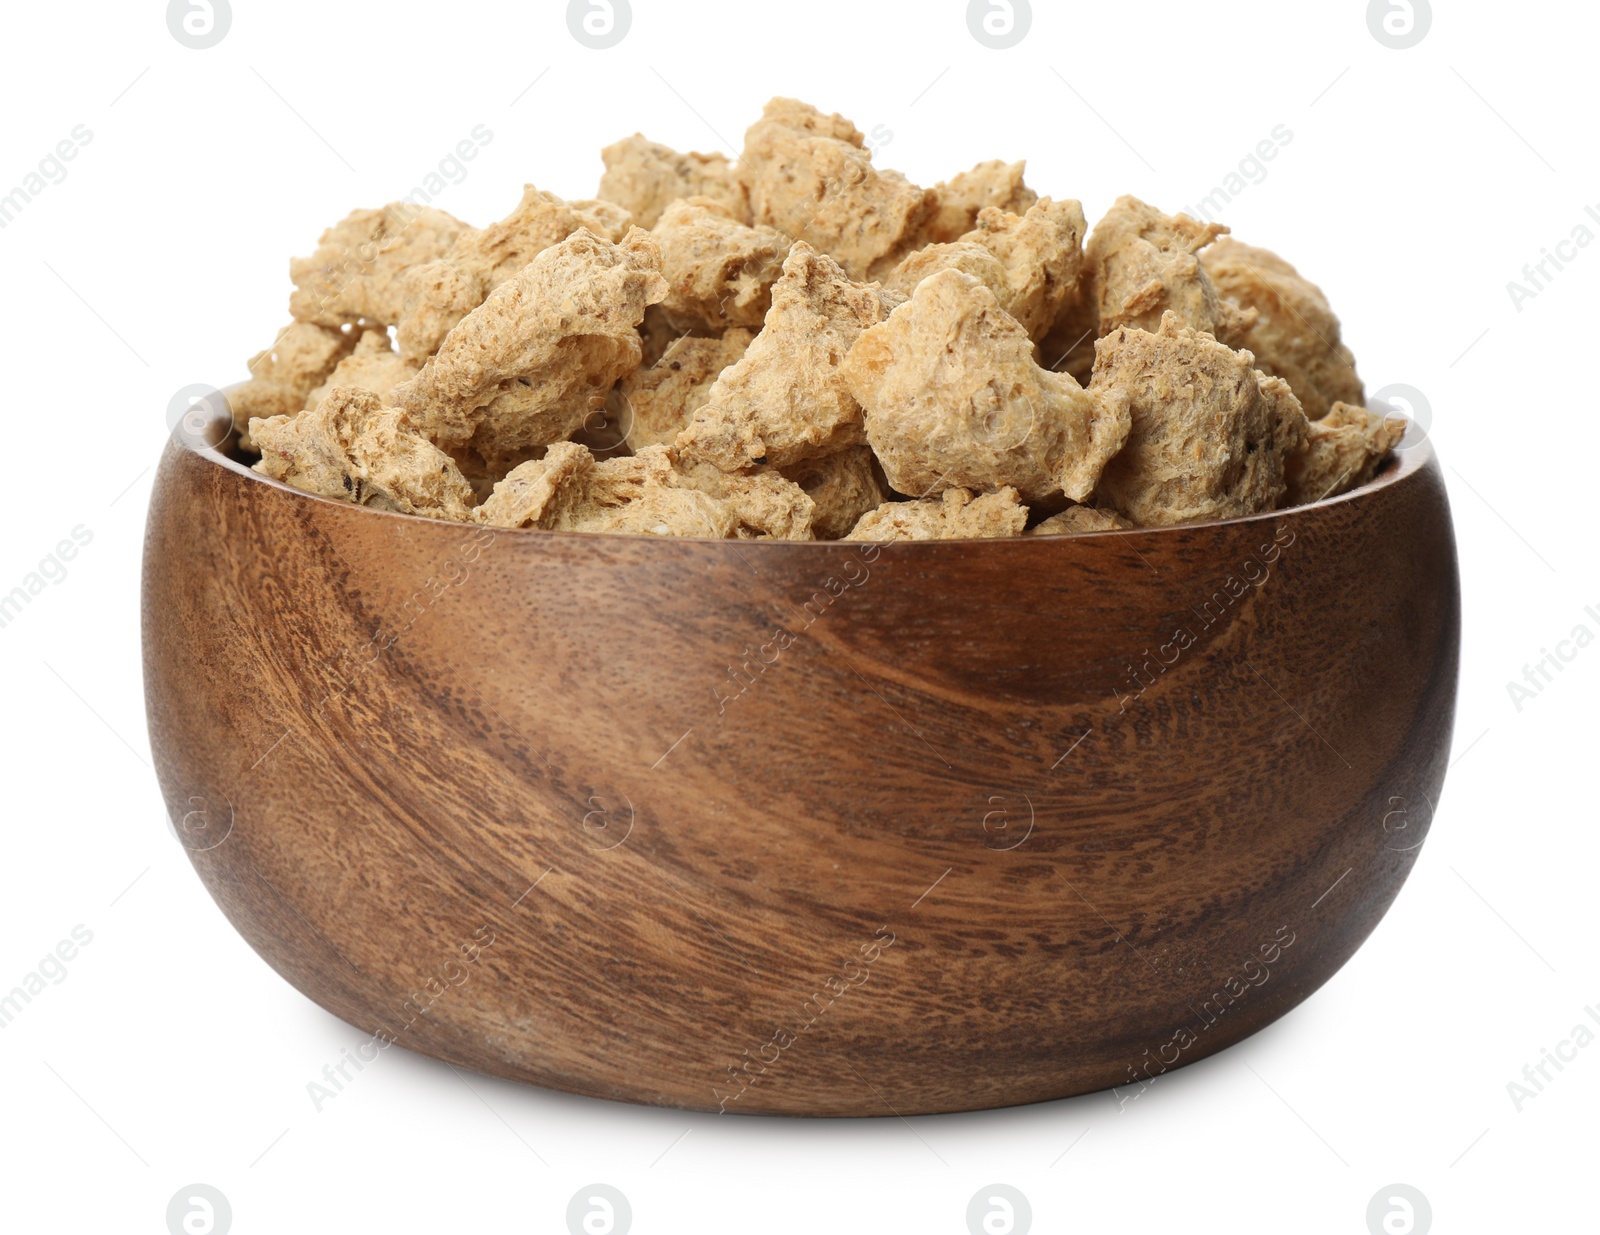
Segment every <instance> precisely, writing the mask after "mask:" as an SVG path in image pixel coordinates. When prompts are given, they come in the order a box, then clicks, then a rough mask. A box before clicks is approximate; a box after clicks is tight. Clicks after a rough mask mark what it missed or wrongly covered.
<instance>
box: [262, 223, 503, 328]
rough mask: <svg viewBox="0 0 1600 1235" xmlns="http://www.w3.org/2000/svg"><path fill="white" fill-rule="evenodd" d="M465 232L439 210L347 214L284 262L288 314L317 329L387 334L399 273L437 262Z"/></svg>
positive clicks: (399, 304) (395, 309) (400, 286)
mask: <svg viewBox="0 0 1600 1235" xmlns="http://www.w3.org/2000/svg"><path fill="white" fill-rule="evenodd" d="M471 230H472V229H471V228H469V227H468V226H467V225H466V224H465V223H463V222H462V221H461V220H460V219H457V218H454V217H452V216H451V215H448V214H446V213H445V212H444V211H443V210H434V209H433V208H431V207H428V206H414V205H412V204H411V203H410V202H391V203H390V204H389V205H387V206H384V207H383V208H382V209H381V210H355V211H352V212H351V213H350V214H348V215H346V216H345V217H344V218H343V219H342V220H340V222H338V223H336V224H334V226H332V227H330V228H329V229H328V230H327V231H325V232H323V233H322V239H321V240H320V241H319V243H318V245H317V251H316V252H315V253H313V254H312V255H311V256H310V257H297V258H294V259H293V260H291V261H290V263H289V277H290V279H292V280H293V281H294V285H295V287H294V291H293V293H291V295H290V296H289V312H290V313H292V314H293V315H294V317H295V320H297V321H302V322H313V323H315V324H317V325H320V326H342V325H344V324H346V323H352V324H353V323H358V322H365V323H366V324H368V325H374V326H392V325H394V323H395V322H397V321H399V320H400V314H401V311H402V309H403V308H404V302H405V288H404V276H405V273H406V271H408V270H410V269H411V268H412V267H413V266H420V265H422V264H423V263H424V262H431V261H434V260H435V259H437V258H440V257H443V256H444V255H445V254H446V253H448V252H449V251H450V247H451V245H453V244H454V243H455V241H456V238H457V237H458V236H460V235H461V234H462V233H463V232H467V231H471Z"/></svg>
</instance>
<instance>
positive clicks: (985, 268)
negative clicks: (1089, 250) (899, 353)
mask: <svg viewBox="0 0 1600 1235" xmlns="http://www.w3.org/2000/svg"><path fill="white" fill-rule="evenodd" d="M977 222H978V226H977V227H976V228H975V229H974V230H972V231H970V232H968V233H966V234H965V235H963V236H962V237H961V238H960V239H959V240H956V241H954V242H953V243H950V244H934V245H929V246H928V247H927V248H923V249H918V250H917V251H916V252H914V253H912V254H910V255H909V256H908V257H906V258H905V260H904V261H902V262H901V263H900V264H899V265H898V266H896V267H895V268H894V269H893V270H892V271H890V273H889V274H888V275H887V276H885V278H884V285H885V286H887V287H892V288H894V289H895V290H896V291H900V292H905V293H907V294H908V295H909V294H910V293H911V292H912V291H913V290H914V289H915V288H916V286H917V284H918V283H920V282H922V280H923V279H925V278H927V277H928V276H929V275H931V274H935V273H937V272H938V271H940V270H946V269H954V270H960V271H962V272H964V273H966V274H969V275H971V276H972V277H973V278H975V279H977V280H978V281H979V282H981V283H982V284H983V285H984V286H985V287H987V288H988V289H989V290H990V291H991V292H993V293H994V294H995V298H996V299H997V300H998V301H999V302H1000V307H1001V308H1002V309H1004V310H1005V311H1006V312H1007V313H1009V314H1011V316H1012V317H1014V318H1016V319H1017V321H1019V322H1021V323H1022V326H1023V329H1025V330H1026V331H1027V332H1028V334H1029V336H1030V337H1032V338H1034V339H1039V338H1043V337H1044V335H1045V333H1046V332H1047V331H1049V329H1050V327H1051V325H1052V324H1053V323H1054V321H1055V320H1056V316H1057V314H1059V313H1060V311H1061V307H1062V305H1063V304H1064V303H1065V302H1066V301H1067V298H1068V297H1069V296H1072V295H1075V294H1076V292H1077V287H1078V270H1079V267H1080V266H1081V264H1082V262H1083V233H1084V227H1085V224H1084V220H1083V208H1082V207H1081V206H1079V205H1078V203H1077V202H1073V201H1064V202H1053V201H1051V200H1050V199H1049V198H1048V197H1046V198H1044V199H1043V200H1042V201H1040V202H1038V203H1037V204H1036V205H1034V206H1031V207H1030V208H1029V209H1028V212H1027V214H1025V215H1016V214H1011V213H1008V212H1007V211H1003V210H998V209H995V208H994V207H989V208H987V209H985V210H983V211H982V212H981V213H980V214H979V215H978V220H977Z"/></svg>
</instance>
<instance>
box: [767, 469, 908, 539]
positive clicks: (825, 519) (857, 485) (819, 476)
mask: <svg viewBox="0 0 1600 1235" xmlns="http://www.w3.org/2000/svg"><path fill="white" fill-rule="evenodd" d="M783 474H784V475H785V476H786V477H788V478H789V479H790V480H792V481H794V483H795V484H797V485H799V486H800V488H801V489H802V490H804V491H805V494H806V496H807V497H809V498H810V499H811V500H812V502H813V503H815V505H816V509H815V511H813V513H812V516H811V534H812V535H813V536H815V537H816V538H817V539H818V540H841V539H843V538H844V537H846V536H848V535H849V534H850V529H851V528H853V527H855V525H856V524H857V523H858V522H859V521H860V519H861V516H862V515H864V514H866V513H867V512H868V511H869V510H875V509H876V508H877V507H879V506H881V505H882V504H883V503H884V502H887V501H888V500H889V494H888V491H887V490H886V489H885V488H884V485H883V481H882V479H881V476H882V470H881V469H880V468H879V467H878V460H877V457H876V456H875V455H874V454H873V453H872V448H871V447H869V446H847V447H845V449H843V450H841V451H838V452H836V453H835V454H831V455H825V456H824V457H822V458H820V459H808V460H806V462H804V463H797V464H794V465H793V466H792V467H788V468H785V469H784V471H783Z"/></svg>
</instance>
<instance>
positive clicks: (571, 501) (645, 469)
mask: <svg viewBox="0 0 1600 1235" xmlns="http://www.w3.org/2000/svg"><path fill="white" fill-rule="evenodd" d="M784 486H787V488H786V489H785V488H784ZM810 513H811V501H810V499H809V498H807V497H806V496H805V494H804V493H803V492H802V491H801V490H800V488H799V487H798V486H797V485H792V484H788V482H785V481H783V479H782V477H778V476H770V475H769V476H767V477H765V478H750V477H731V478H730V477H726V476H724V475H722V474H721V473H720V472H719V473H716V475H714V476H710V475H705V474H702V475H699V476H691V475H686V474H685V473H684V472H682V471H680V470H679V469H678V467H677V466H676V464H675V460H674V459H673V457H672V453H671V451H670V450H669V449H668V448H667V447H665V446H650V447H646V448H645V449H644V450H642V451H640V452H639V453H638V454H637V455H633V456H624V457H619V458H614V459H604V460H598V461H597V460H596V459H595V458H594V456H593V455H592V454H590V452H589V450H588V449H587V448H586V447H584V446H582V445H579V444H578V443H576V442H558V443H556V444H555V445H553V446H551V447H550V449H549V450H548V451H546V452H545V455H544V457H543V458H542V459H538V460H534V461H530V462H528V463H524V464H522V465H520V466H519V467H517V468H515V469H513V470H512V472H511V473H510V474H509V475H508V476H507V477H506V478H505V479H504V480H502V481H500V483H499V484H497V485H496V486H495V488H494V492H493V494H492V495H491V496H490V497H489V499H488V500H487V501H486V502H484V504H483V505H482V506H481V507H480V508H479V509H478V511H477V512H476V514H475V516H474V517H475V518H476V519H477V520H478V521H479V522H482V523H487V524H490V525H492V526H495V527H540V528H545V529H547V530H550V531H567V532H631V533H634V534H636V535H642V536H699V537H710V538H714V539H727V538H729V537H734V538H740V539H761V538H766V537H772V536H777V537H783V538H785V539H795V540H806V539H809V538H810Z"/></svg>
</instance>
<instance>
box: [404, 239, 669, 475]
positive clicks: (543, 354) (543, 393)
mask: <svg viewBox="0 0 1600 1235" xmlns="http://www.w3.org/2000/svg"><path fill="white" fill-rule="evenodd" d="M660 262H661V254H660V251H659V250H658V249H657V248H656V245H655V242H654V241H653V240H651V239H650V235H649V233H648V232H645V231H643V230H642V229H639V228H635V229H634V230H633V231H631V232H629V233H628V235H627V236H626V237H625V238H624V239H623V241H622V243H621V244H611V243H610V242H608V241H605V240H602V239H600V238H599V237H597V236H595V235H594V234H593V233H591V232H590V231H588V229H586V228H580V229H579V230H578V231H576V232H574V233H573V234H572V235H571V236H569V237H567V238H566V239H565V240H563V241H562V242H561V243H560V244H556V245H552V246H551V247H550V248H548V249H545V250H544V251H543V252H542V253H540V254H538V255H537V256H536V257H535V258H534V259H533V260H532V261H530V262H529V263H528V265H527V266H525V267H524V268H523V269H522V270H520V271H518V272H517V273H516V274H515V275H513V276H512V277H511V278H510V279H508V280H506V282H504V283H502V284H501V285H500V286H499V287H497V288H496V289H495V290H494V291H493V292H491V293H490V295H489V298H488V299H487V300H485V301H484V302H483V304H482V305H480V306H479V307H478V308H476V309H474V310H473V311H472V312H471V313H469V314H468V315H467V316H466V317H465V318H463V319H462V320H461V323H460V324H459V325H458V326H456V328H455V329H454V330H452V331H451V332H450V333H449V335H447V336H446V337H445V340H444V342H443V343H441V344H440V345H439V350H438V352H437V353H436V354H435V355H434V356H433V357H432V359H430V360H429V361H428V362H427V364H425V365H424V366H423V367H422V370H421V372H419V373H418V374H417V375H416V376H415V377H414V378H412V379H411V380H410V381H408V382H406V383H404V384H403V385H401V386H398V387H396V388H395V390H394V391H393V392H392V394H391V398H392V399H393V401H394V403H395V404H396V405H397V406H399V407H402V408H405V409H406V410H407V411H408V412H409V413H410V414H411V417H412V419H413V421H414V422H415V423H416V424H417V425H418V427H419V428H420V429H421V430H422V432H423V433H425V434H426V435H427V436H428V437H429V438H430V439H431V440H432V441H434V442H436V443H437V444H438V445H439V446H441V447H442V448H444V449H446V450H452V449H455V448H462V447H465V448H468V449H470V450H471V451H472V452H473V453H474V454H476V455H477V457H478V458H479V459H481V460H483V461H484V462H485V463H487V464H489V465H491V466H492V467H496V468H499V469H500V470H501V472H502V474H503V473H504V471H505V470H509V468H510V467H511V466H513V465H515V464H516V463H518V462H521V461H522V459H525V458H526V457H527V455H528V453H529V452H531V451H532V450H533V449H534V448H536V447H540V446H544V445H547V444H549V443H551V442H556V441H560V440H561V439H563V438H565V437H567V436H569V435H570V434H571V433H573V432H574V431H575V430H576V429H578V428H579V427H580V426H581V425H582V424H583V422H584V420H585V418H586V417H587V416H588V415H589V413H590V412H594V411H599V410H600V409H602V408H603V407H604V406H605V404H606V400H607V398H608V397H609V396H610V392H611V388H612V386H614V385H615V384H616V383H617V382H618V381H619V380H620V379H622V378H623V377H625V376H627V375H628V374H629V373H632V372H633V371H634V370H635V369H636V368H638V367H639V361H640V356H641V347H640V342H639V332H638V330H637V329H636V327H637V326H638V325H639V322H640V321H641V320H642V319H643V317H644V310H645V306H646V305H648V304H654V303H656V302H658V301H660V299H661V298H662V297H663V296H665V295H666V291H667V287H666V282H665V280H663V279H662V277H661V274H660V269H659V268H660Z"/></svg>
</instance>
